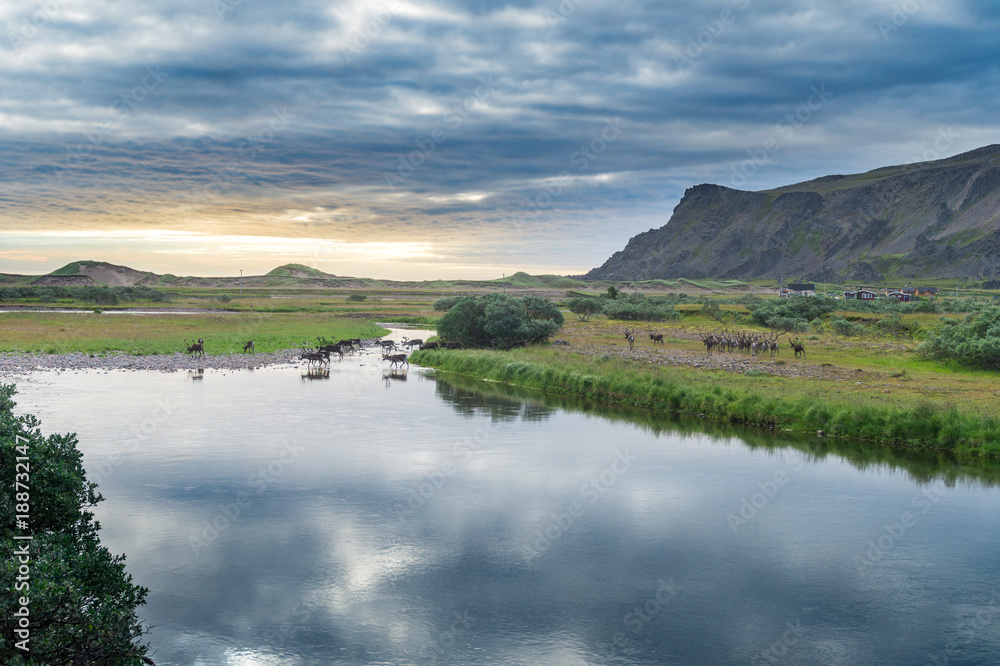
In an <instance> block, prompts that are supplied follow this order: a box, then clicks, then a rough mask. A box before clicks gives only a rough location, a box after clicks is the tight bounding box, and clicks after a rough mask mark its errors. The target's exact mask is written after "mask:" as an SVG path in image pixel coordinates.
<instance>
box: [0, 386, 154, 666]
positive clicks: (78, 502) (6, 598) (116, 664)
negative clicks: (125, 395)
mask: <svg viewBox="0 0 1000 666" xmlns="http://www.w3.org/2000/svg"><path fill="white" fill-rule="evenodd" d="M14 393H15V389H14V387H13V386H9V385H0V479H2V480H3V487H4V492H3V493H2V494H0V513H2V514H3V515H2V525H3V527H2V530H3V538H2V539H0V550H2V551H3V555H2V557H3V559H2V565H0V567H2V572H3V573H2V579H3V580H2V586H3V589H4V590H5V594H4V595H3V596H2V597H0V606H2V612H0V627H2V631H3V636H4V641H3V645H2V646H0V662H2V663H4V664H8V665H12V666H16V665H18V664H39V665H42V664H45V665H49V664H107V665H108V666H132V665H140V664H142V663H143V657H144V655H145V654H146V650H147V648H146V646H145V645H143V644H142V642H141V640H140V639H141V638H142V637H143V635H144V634H146V633H147V630H148V628H147V627H145V626H143V625H142V624H141V623H140V621H139V620H138V618H137V616H136V608H137V607H139V606H141V605H142V604H144V603H145V598H146V593H147V590H146V588H144V587H141V586H139V585H136V584H135V583H134V582H133V580H132V576H131V575H129V574H128V572H126V570H125V556H124V555H112V554H111V553H110V552H109V551H108V549H107V548H106V547H104V546H102V545H101V541H100V538H99V536H98V531H99V530H100V525H99V524H98V523H97V521H96V520H94V514H93V512H92V510H91V509H93V507H94V506H95V505H96V504H97V503H98V502H100V501H101V500H102V499H103V498H102V497H101V495H100V493H98V492H97V484H95V483H90V482H88V481H87V478H86V475H85V473H84V470H83V462H82V461H83V455H82V454H81V453H80V451H79V450H78V449H77V446H76V445H77V440H76V436H75V435H73V434H65V435H59V434H55V435H49V436H48V437H43V436H42V434H41V432H40V430H39V421H38V419H36V418H35V417H34V416H32V415H30V414H25V415H21V416H17V415H15V414H14V407H15V403H14V400H13V395H14ZM25 458H26V459H28V462H29V463H30V472H29V473H26V474H25V475H24V476H23V477H21V478H20V479H17V480H21V481H24V480H25V477H26V478H27V480H28V483H27V484H24V485H25V486H27V488H28V489H27V490H26V491H25V495H27V496H28V497H27V501H26V502H24V503H23V504H26V505H27V506H26V507H24V506H21V507H18V505H17V504H16V503H15V499H16V496H15V493H14V489H15V480H16V479H15V474H16V471H15V470H16V466H15V462H16V461H18V460H21V459H25ZM24 468H28V467H27V466H25V467H24ZM24 468H22V469H24ZM22 499H23V498H22ZM25 508H27V509H29V510H28V511H27V512H24V511H23V509H25ZM23 513H26V514H27V515H28V519H27V521H26V522H27V527H26V528H24V527H22V528H21V529H19V530H17V531H16V532H15V530H14V527H15V525H16V523H15V516H16V514H23ZM15 534H20V535H25V534H30V535H31V536H32V537H33V538H32V540H31V541H27V540H15V539H14V535H15ZM23 545H28V549H29V551H30V556H29V557H27V558H21V557H19V556H18V555H16V554H15V548H22V547H23ZM19 562H21V563H23V562H26V564H25V565H24V567H25V568H26V569H27V570H28V574H27V575H24V574H23V571H22V570H19V567H20V566H21V564H19ZM22 599H25V600H27V602H28V603H27V605H24V604H23V602H22ZM22 608H27V609H28V610H27V617H28V618H29V619H28V625H29V627H28V631H29V635H28V642H27V644H26V645H25V647H27V648H28V651H23V650H20V649H18V648H16V647H15V646H14V644H13V643H12V640H11V639H12V638H14V637H15V636H17V634H16V633H15V629H17V628H19V627H20V626H21V623H20V617H23V616H24V613H22V612H21V610H22Z"/></svg>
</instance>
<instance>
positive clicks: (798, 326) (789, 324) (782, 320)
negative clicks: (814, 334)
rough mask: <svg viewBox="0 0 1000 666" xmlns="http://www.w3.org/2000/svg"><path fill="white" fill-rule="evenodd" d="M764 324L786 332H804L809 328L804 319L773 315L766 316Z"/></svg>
mask: <svg viewBox="0 0 1000 666" xmlns="http://www.w3.org/2000/svg"><path fill="white" fill-rule="evenodd" d="M755 319H756V318H755ZM764 324H765V325H766V326H767V327H768V328H770V329H772V330H775V331H784V332H786V333H805V332H806V331H808V330H809V324H807V323H806V321H805V320H804V319H797V318H795V317H781V316H774V317H770V318H768V320H767V321H766V322H764Z"/></svg>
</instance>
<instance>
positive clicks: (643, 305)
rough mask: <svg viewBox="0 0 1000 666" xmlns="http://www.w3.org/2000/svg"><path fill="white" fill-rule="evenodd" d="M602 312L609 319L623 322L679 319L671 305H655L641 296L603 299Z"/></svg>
mask: <svg viewBox="0 0 1000 666" xmlns="http://www.w3.org/2000/svg"><path fill="white" fill-rule="evenodd" d="M603 312H604V315H605V316H606V317H608V318H609V319H621V320H623V321H674V320H677V319H680V318H681V315H680V313H679V312H677V311H675V310H674V306H673V305H657V304H656V301H654V300H653V299H651V298H646V297H645V296H643V295H642V294H629V295H628V296H623V295H619V297H618V298H616V299H614V300H609V299H605V300H604V309H603Z"/></svg>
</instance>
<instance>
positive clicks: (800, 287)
mask: <svg viewBox="0 0 1000 666" xmlns="http://www.w3.org/2000/svg"><path fill="white" fill-rule="evenodd" d="M788 290H789V291H813V292H815V291H816V285H815V284H813V283H812V282H802V283H795V282H789V283H788Z"/></svg>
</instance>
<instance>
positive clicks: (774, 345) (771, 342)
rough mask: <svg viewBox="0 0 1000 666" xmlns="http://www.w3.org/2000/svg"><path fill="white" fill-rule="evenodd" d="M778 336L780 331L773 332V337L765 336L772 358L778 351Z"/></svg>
mask: <svg viewBox="0 0 1000 666" xmlns="http://www.w3.org/2000/svg"><path fill="white" fill-rule="evenodd" d="M780 337H781V333H774V337H772V338H767V337H765V339H766V340H767V346H768V348H769V349H770V350H771V358H774V356H775V355H776V354H777V353H778V338H780Z"/></svg>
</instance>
